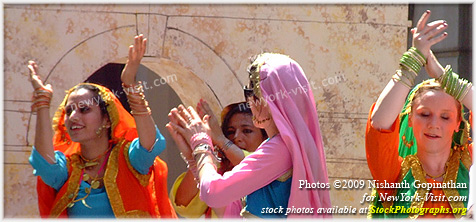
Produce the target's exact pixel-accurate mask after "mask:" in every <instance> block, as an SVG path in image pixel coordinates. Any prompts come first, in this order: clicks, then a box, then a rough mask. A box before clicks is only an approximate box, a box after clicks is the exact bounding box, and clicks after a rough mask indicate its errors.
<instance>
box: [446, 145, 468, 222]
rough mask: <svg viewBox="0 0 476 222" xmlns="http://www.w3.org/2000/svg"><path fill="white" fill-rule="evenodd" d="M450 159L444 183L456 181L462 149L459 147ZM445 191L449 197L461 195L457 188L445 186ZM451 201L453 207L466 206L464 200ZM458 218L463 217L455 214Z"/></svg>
mask: <svg viewBox="0 0 476 222" xmlns="http://www.w3.org/2000/svg"><path fill="white" fill-rule="evenodd" d="M451 152H452V154H453V155H451V158H450V160H449V161H448V163H447V164H448V168H447V170H446V175H445V178H444V180H443V182H444V183H456V177H457V176H458V171H459V161H460V159H461V151H460V149H457V150H455V151H454V152H453V150H451ZM443 193H444V194H445V196H447V197H453V200H454V197H456V196H459V193H458V190H456V188H443ZM448 202H449V203H450V206H451V208H453V209H455V208H464V203H463V202H462V201H448ZM454 216H455V217H456V218H461V216H462V215H461V214H454Z"/></svg>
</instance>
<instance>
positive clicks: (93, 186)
mask: <svg viewBox="0 0 476 222" xmlns="http://www.w3.org/2000/svg"><path fill="white" fill-rule="evenodd" d="M109 147H110V148H111V147H112V143H111V144H110V146H109ZM110 148H108V149H107V151H106V153H104V154H107V155H106V158H104V160H103V161H102V164H101V168H99V170H98V172H97V173H96V176H95V177H94V178H93V179H92V181H91V184H90V186H91V187H86V188H84V192H85V193H86V195H85V196H84V197H82V198H80V199H77V200H76V197H77V196H78V194H79V189H78V191H76V192H75V193H74V194H72V195H73V198H72V199H73V201H72V202H71V203H69V204H68V208H71V207H73V206H74V204H75V203H76V202H79V201H81V203H83V205H84V206H86V207H87V208H91V207H90V206H89V205H88V204H87V203H86V198H87V197H88V196H89V194H91V189H97V188H99V186H100V185H101V182H100V180H102V179H103V177H99V174H101V172H102V170H103V168H104V165H105V163H106V162H107V160H108V159H109V154H110V151H111V149H110ZM102 156H103V155H102V154H101V155H100V157H102ZM95 159H98V158H95ZM98 164H99V162H98ZM96 165H97V164H96ZM86 167H87V166H86V165H83V166H82V167H81V178H80V179H79V186H81V182H82V181H88V180H89V179H90V176H89V174H87V173H84V169H85V168H86Z"/></svg>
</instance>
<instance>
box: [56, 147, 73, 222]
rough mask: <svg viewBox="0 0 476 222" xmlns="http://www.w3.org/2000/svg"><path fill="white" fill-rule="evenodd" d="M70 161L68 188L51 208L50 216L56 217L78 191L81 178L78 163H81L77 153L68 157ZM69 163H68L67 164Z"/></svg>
mask: <svg viewBox="0 0 476 222" xmlns="http://www.w3.org/2000/svg"><path fill="white" fill-rule="evenodd" d="M69 162H70V163H71V167H72V169H71V176H70V177H69V178H68V188H67V189H66V192H65V194H64V195H63V196H62V197H61V198H60V199H59V200H58V202H57V203H56V204H55V205H54V206H53V208H52V209H51V214H50V217H52V218H57V217H58V216H59V215H60V214H61V213H62V212H63V211H64V210H66V208H67V207H68V205H69V204H70V203H71V202H72V201H73V198H74V197H75V195H74V194H75V193H76V192H79V180H80V179H81V169H80V167H79V164H80V163H81V161H80V159H79V155H77V154H74V155H71V157H70V158H69ZM67 165H69V164H67Z"/></svg>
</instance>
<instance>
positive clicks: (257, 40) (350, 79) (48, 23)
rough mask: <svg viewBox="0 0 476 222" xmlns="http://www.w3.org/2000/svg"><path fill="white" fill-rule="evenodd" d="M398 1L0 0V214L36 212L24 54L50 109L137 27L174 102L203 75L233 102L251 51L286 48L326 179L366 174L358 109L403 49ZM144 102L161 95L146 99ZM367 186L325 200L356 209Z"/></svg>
mask: <svg viewBox="0 0 476 222" xmlns="http://www.w3.org/2000/svg"><path fill="white" fill-rule="evenodd" d="M407 10H408V8H407V5H4V21H5V27H4V32H5V33H4V46H5V48H4V57H5V60H4V83H5V94H4V95H5V98H4V109H5V110H4V111H5V112H4V121H5V123H4V130H5V136H4V144H3V145H4V156H5V159H4V197H5V199H4V212H5V217H8V218H10V217H38V209H37V202H36V201H37V200H36V196H37V195H36V190H35V183H36V180H35V178H34V177H33V175H32V168H31V166H30V165H29V164H28V156H29V155H30V150H31V145H32V141H33V136H34V135H33V134H34V131H33V129H34V128H35V120H36V116H35V115H31V113H30V99H31V93H32V88H31V85H30V83H29V81H28V69H27V68H26V63H27V61H28V60H29V59H34V60H36V61H37V62H38V63H39V64H40V70H41V76H42V77H43V78H44V79H45V78H46V79H47V82H48V83H51V84H52V85H53V88H54V90H55V96H54V97H53V102H52V107H57V105H58V104H59V103H60V101H61V100H62V98H63V96H64V91H65V90H66V89H69V88H70V87H72V86H74V85H75V84H76V83H79V82H82V81H84V80H85V79H86V78H87V77H88V76H89V75H91V74H92V73H93V72H94V71H95V70H97V69H99V68H100V67H102V66H104V65H105V64H107V63H110V62H114V61H124V58H126V56H127V49H128V45H130V44H131V43H132V38H133V36H134V35H136V34H137V33H143V34H144V35H145V36H146V37H147V38H148V39H149V43H148V49H147V52H146V55H147V57H151V58H148V60H147V61H146V62H147V63H148V64H147V65H146V66H147V67H153V69H152V70H154V69H155V70H157V69H160V66H159V65H157V64H159V62H158V61H161V64H168V65H167V69H170V70H171V72H175V73H174V74H177V75H178V76H177V78H178V80H179V82H182V83H180V84H178V83H176V84H175V85H174V84H171V86H172V88H173V89H174V90H176V91H179V92H177V94H178V95H179V97H180V98H181V99H182V101H184V102H185V101H193V100H194V99H195V97H196V96H197V94H200V91H197V90H196V89H195V88H196V86H195V85H194V84H193V82H190V83H188V84H187V80H188V79H199V80H200V81H203V83H200V84H202V85H207V86H208V87H207V88H204V89H202V90H201V91H203V94H206V95H207V96H209V95H212V94H213V95H214V97H213V96H212V97H208V98H214V99H212V101H211V102H210V103H212V105H213V108H214V110H215V112H216V113H217V114H218V112H219V111H220V109H221V108H222V107H224V106H226V105H227V104H230V103H233V102H238V101H242V100H243V93H242V90H241V87H242V85H243V84H244V83H246V81H247V80H246V79H247V75H246V71H245V70H246V66H247V64H248V57H249V56H251V55H253V54H255V53H258V52H260V51H273V52H279V53H284V54H288V55H290V57H291V58H293V59H295V60H296V61H298V62H299V63H300V64H301V66H302V67H303V69H304V71H305V72H306V74H307V76H308V79H309V81H310V82H311V84H312V86H313V92H314V95H315V100H316V101H317V109H318V111H319V117H320V119H319V121H320V124H321V130H322V135H323V136H324V145H325V149H326V155H327V166H328V170H329V176H330V181H331V183H332V182H333V181H335V180H343V179H362V180H363V179H371V175H370V173H369V170H368V167H367V163H366V160H365V148H364V131H365V124H366V118H367V113H368V110H369V108H370V106H371V104H372V102H374V101H375V100H376V99H377V97H378V94H379V92H380V91H381V90H382V89H383V88H384V85H385V83H386V82H387V81H388V79H390V77H391V75H392V74H393V72H394V70H395V68H396V67H397V64H398V59H399V57H400V55H401V54H402V53H403V52H404V51H405V49H406V45H407V38H406V36H407V24H408V22H407V15H408V13H407ZM154 63H155V65H154ZM174 70H175V71H174ZM163 74H164V73H162V74H160V73H158V75H163ZM182 74H183V76H182ZM190 75H192V76H193V77H190ZM181 78H182V79H181ZM186 78H187V79H186ZM178 86H182V87H183V89H182V90H178V89H177V87H178ZM187 89H190V92H189V93H190V96H187V95H188V94H187ZM192 89H193V91H192ZM192 98H193V99H192ZM154 99H164V98H153V97H152V98H151V97H148V100H154ZM187 103H188V102H187ZM187 105H193V104H187ZM53 112H54V109H51V114H53ZM159 115H160V114H159ZM163 115H166V113H163ZM162 132H163V133H167V132H166V131H165V130H162ZM166 161H167V160H166ZM168 164H169V169H170V170H171V171H172V172H171V173H172V174H174V173H176V172H173V168H174V164H183V163H182V162H180V163H175V162H168ZM175 175H176V174H175ZM174 179H175V178H172V177H169V180H174ZM366 192H369V190H368V189H365V190H357V191H356V190H350V191H349V190H345V191H344V190H336V189H331V198H332V203H333V205H335V206H340V207H343V206H351V205H352V206H353V207H357V208H360V207H365V206H367V205H360V204H359V202H360V200H361V199H362V196H363V194H364V193H366ZM356 216H359V215H356ZM360 216H362V215H360Z"/></svg>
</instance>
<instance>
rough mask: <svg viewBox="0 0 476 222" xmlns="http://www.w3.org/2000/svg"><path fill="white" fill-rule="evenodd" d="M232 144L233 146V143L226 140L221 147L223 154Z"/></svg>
mask: <svg viewBox="0 0 476 222" xmlns="http://www.w3.org/2000/svg"><path fill="white" fill-rule="evenodd" d="M233 144H234V143H233V141H231V140H228V141H227V142H226V143H225V145H223V148H222V149H221V150H222V151H223V152H226V151H227V150H228V149H229V148H230V147H231V145H233Z"/></svg>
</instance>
